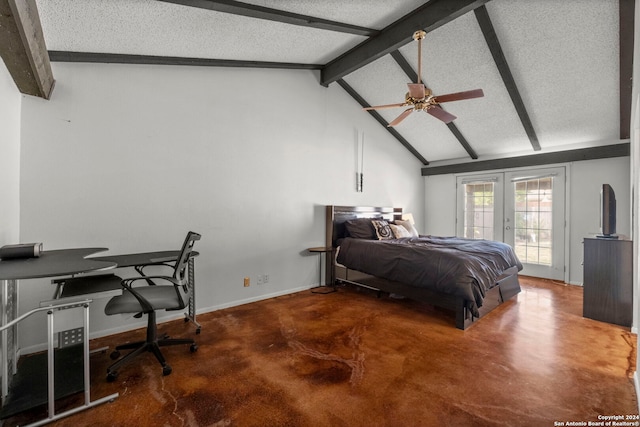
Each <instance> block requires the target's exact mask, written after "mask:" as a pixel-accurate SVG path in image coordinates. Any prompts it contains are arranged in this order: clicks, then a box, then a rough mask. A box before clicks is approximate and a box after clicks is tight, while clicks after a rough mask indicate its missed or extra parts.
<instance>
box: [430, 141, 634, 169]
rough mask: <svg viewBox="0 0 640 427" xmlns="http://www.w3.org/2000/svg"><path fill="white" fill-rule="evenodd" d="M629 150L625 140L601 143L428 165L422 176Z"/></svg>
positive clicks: (613, 154) (620, 153)
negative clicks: (610, 143) (451, 163)
mask: <svg viewBox="0 0 640 427" xmlns="http://www.w3.org/2000/svg"><path fill="white" fill-rule="evenodd" d="M630 150H631V146H630V144H629V143H628V142H627V143H622V144H614V145H603V146H600V147H591V148H581V149H576V150H567V151H557V152H553V153H541V154H530V155H527V156H519V157H509V158H505V159H495V160H482V161H479V162H469V163H458V164H454V165H446V166H430V167H426V168H422V176H430V175H445V174H452V173H467V172H481V171H488V170H501V169H511V168H522V167H530V166H543V165H553V164H558V163H568V162H579V161H582V160H596V159H608V158H612V157H627V156H629V153H630Z"/></svg>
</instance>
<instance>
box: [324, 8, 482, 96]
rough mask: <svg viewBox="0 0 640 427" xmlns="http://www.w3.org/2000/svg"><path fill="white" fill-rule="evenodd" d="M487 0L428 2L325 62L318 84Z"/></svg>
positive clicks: (355, 68) (334, 79) (368, 60)
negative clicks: (416, 32)
mask: <svg viewBox="0 0 640 427" xmlns="http://www.w3.org/2000/svg"><path fill="white" fill-rule="evenodd" d="M488 1H489V0H431V1H428V2H426V3H425V4H423V5H422V6H420V7H418V8H416V9H415V10H413V11H411V12H409V13H408V14H406V15H405V16H403V17H402V18H400V19H398V20H397V21H396V22H394V23H393V24H391V25H389V26H388V27H386V28H385V29H383V30H382V31H381V32H380V33H378V34H377V35H375V36H372V37H371V38H369V39H368V40H367V41H365V42H363V43H360V44H359V45H358V46H356V47H354V48H353V49H351V50H349V51H348V52H346V53H344V54H343V55H340V56H339V57H338V58H336V59H334V60H333V61H331V62H329V63H328V64H327V65H325V66H324V68H323V69H322V71H321V75H320V84H322V85H323V86H328V85H329V84H330V83H333V82H335V81H337V80H338V79H341V78H343V77H344V76H346V75H347V74H349V73H351V72H353V71H355V70H357V69H359V68H361V67H363V66H365V65H367V64H369V63H371V62H373V61H375V60H376V59H378V58H380V57H382V56H384V55H386V54H388V53H391V52H393V51H394V50H397V49H399V48H400V47H402V46H404V45H405V44H407V43H409V42H410V41H412V40H413V39H412V35H413V33H414V32H415V31H416V30H424V31H426V32H427V33H428V32H430V31H433V30H435V29H437V28H440V27H441V26H443V25H445V24H446V23H448V22H451V21H453V20H454V19H456V18H457V17H459V16H462V15H464V14H465V13H467V12H470V11H471V10H473V9H475V8H477V7H480V6H482V5H484V4H485V3H487V2H488Z"/></svg>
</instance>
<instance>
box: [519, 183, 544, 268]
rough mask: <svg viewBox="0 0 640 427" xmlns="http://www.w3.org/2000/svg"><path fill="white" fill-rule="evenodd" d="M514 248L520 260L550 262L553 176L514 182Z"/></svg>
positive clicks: (542, 263) (536, 262)
mask: <svg viewBox="0 0 640 427" xmlns="http://www.w3.org/2000/svg"><path fill="white" fill-rule="evenodd" d="M515 196H516V197H515V227H514V231H515V245H514V246H515V250H516V254H517V255H518V257H519V258H520V260H521V261H523V262H526V263H529V264H539V265H551V263H552V245H551V239H552V237H553V222H552V213H551V212H552V209H553V205H552V200H553V197H552V196H553V177H544V178H535V179H530V180H525V181H518V182H516V183H515Z"/></svg>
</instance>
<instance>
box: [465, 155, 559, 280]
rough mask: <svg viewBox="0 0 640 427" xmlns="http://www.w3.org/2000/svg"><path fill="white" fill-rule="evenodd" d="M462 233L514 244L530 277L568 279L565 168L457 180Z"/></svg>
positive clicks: (530, 170) (525, 272) (524, 271)
mask: <svg viewBox="0 0 640 427" xmlns="http://www.w3.org/2000/svg"><path fill="white" fill-rule="evenodd" d="M457 191H458V195H457V200H458V208H457V234H458V236H461V237H466V238H471V239H489V240H498V241H503V242H505V243H507V244H509V245H511V246H512V247H513V248H514V250H515V252H516V254H517V255H518V258H519V259H520V261H521V262H522V264H523V266H524V269H523V271H522V272H521V273H522V274H526V275H529V276H535V277H544V278H548V279H555V280H564V277H565V273H564V272H565V256H564V253H565V242H564V240H565V226H564V225H565V168H564V167H555V168H547V169H529V170H518V171H515V172H506V173H494V174H489V175H465V176H459V177H458V178H457Z"/></svg>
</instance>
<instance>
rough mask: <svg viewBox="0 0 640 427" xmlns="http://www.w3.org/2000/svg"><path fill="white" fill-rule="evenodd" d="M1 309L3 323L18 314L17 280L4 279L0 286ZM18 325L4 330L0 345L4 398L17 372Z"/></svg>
mask: <svg viewBox="0 0 640 427" xmlns="http://www.w3.org/2000/svg"><path fill="white" fill-rule="evenodd" d="M0 293H1V294H2V295H0V299H1V302H0V304H1V305H2V306H1V307H0V310H1V311H2V316H1V317H2V318H1V319H0V320H1V321H2V325H6V324H7V323H9V322H11V321H12V320H13V319H15V318H16V317H17V315H18V292H17V287H16V281H15V280H2V284H1V286H0ZM16 331H17V326H13V327H10V328H9V329H6V330H4V331H2V337H1V338H0V340H1V342H0V345H1V346H2V354H1V357H2V371H1V375H2V384H1V392H2V398H3V399H4V398H5V397H6V396H7V395H8V394H9V381H10V380H11V377H12V376H13V374H15V372H16V362H17V353H18V345H17V342H16V340H17V335H16Z"/></svg>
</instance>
